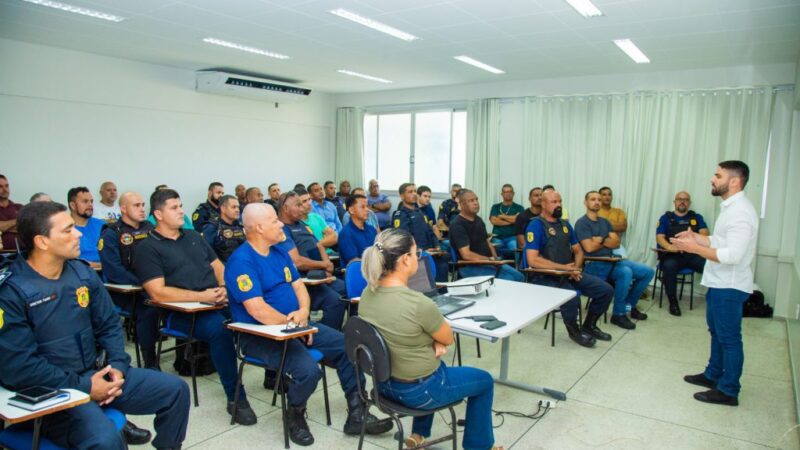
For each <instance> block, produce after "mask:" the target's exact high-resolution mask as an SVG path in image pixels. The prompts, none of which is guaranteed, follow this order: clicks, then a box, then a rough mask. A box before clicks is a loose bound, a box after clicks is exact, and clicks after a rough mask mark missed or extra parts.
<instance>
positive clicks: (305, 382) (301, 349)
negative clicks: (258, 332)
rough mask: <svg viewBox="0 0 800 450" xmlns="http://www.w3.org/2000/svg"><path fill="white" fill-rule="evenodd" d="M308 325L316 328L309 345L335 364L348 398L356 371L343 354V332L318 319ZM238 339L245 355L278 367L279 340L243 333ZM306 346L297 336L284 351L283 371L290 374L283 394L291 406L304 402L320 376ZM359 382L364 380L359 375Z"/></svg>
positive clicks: (354, 387)
mask: <svg viewBox="0 0 800 450" xmlns="http://www.w3.org/2000/svg"><path fill="white" fill-rule="evenodd" d="M309 325H312V326H315V327H317V328H318V329H319V331H318V332H317V333H315V334H314V338H313V342H312V344H311V346H310V348H313V349H316V350H319V351H320V352H322V354H323V355H324V357H325V358H324V360H325V362H326V363H327V364H329V365H331V366H333V367H336V373H337V374H338V375H339V381H340V382H341V384H342V390H343V391H344V394H345V396H346V397H348V398H349V397H350V396H351V395H357V393H358V385H357V384H356V371H355V369H354V368H353V365H352V364H350V361H349V360H348V359H347V354H346V353H345V350H344V335H343V334H342V333H340V332H339V331H336V330H333V329H331V328H330V327H328V326H325V325H324V324H322V323H321V322H318V323H315V322H309ZM241 340H242V341H241V343H242V352H243V353H244V354H245V355H247V356H253V357H255V358H258V359H260V360H262V361H264V362H266V363H267V366H269V367H271V368H273V369H276V370H277V369H278V366H280V364H281V354H282V353H283V342H278V341H273V340H271V339H266V338H262V337H258V336H253V335H249V334H246V333H243V334H242V336H241ZM308 348H309V346H306V345H305V343H304V342H303V341H301V340H300V339H292V340H291V341H289V347H288V349H287V351H286V362H285V363H284V369H283V373H284V374H286V375H289V376H290V377H291V381H290V382H289V390H288V392H287V394H286V396H287V397H288V401H289V404H290V405H292V406H302V405H305V404H306V401H307V400H308V398H309V397H311V394H313V393H314V390H315V389H316V388H317V383H318V382H319V380H320V379H321V378H322V372H321V371H320V370H319V366H318V365H317V363H316V362H315V361H314V359H313V358H312V357H311V355H309V354H308ZM361 384H362V385H363V384H364V379H363V378H362V380H361Z"/></svg>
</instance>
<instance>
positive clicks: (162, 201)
mask: <svg viewBox="0 0 800 450" xmlns="http://www.w3.org/2000/svg"><path fill="white" fill-rule="evenodd" d="M174 198H177V199H180V198H181V196H180V195H179V194H178V191H176V190H175V189H161V190H159V191H155V192H153V194H152V195H150V212H151V213H152V212H153V211H156V210H158V211H161V210H162V209H164V205H166V204H167V200H172V199H174Z"/></svg>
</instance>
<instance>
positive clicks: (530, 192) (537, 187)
mask: <svg viewBox="0 0 800 450" xmlns="http://www.w3.org/2000/svg"><path fill="white" fill-rule="evenodd" d="M537 189H538V190H540V191H541V190H542V188H540V187H539V186H536V187H535V188H533V189H531V190H530V191H529V192H528V197H530V196H531V195H533V191H535V190H537Z"/></svg>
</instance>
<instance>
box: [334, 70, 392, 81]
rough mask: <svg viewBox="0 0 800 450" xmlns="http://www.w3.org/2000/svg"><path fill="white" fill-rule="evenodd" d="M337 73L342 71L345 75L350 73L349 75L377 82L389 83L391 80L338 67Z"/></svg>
mask: <svg viewBox="0 0 800 450" xmlns="http://www.w3.org/2000/svg"><path fill="white" fill-rule="evenodd" d="M337 72H339V73H343V74H345V75H350V76H351V77H359V78H363V79H365V80H371V81H377V82H379V83H391V80H387V79H384V78H378V77H373V76H372V75H364V74H363V73H358V72H353V71H352V70H346V69H339V70H337Z"/></svg>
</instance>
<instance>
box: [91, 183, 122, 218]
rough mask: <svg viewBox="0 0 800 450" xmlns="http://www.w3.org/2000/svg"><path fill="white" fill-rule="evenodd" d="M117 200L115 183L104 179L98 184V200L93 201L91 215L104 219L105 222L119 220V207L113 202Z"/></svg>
mask: <svg viewBox="0 0 800 450" xmlns="http://www.w3.org/2000/svg"><path fill="white" fill-rule="evenodd" d="M116 201H117V185H116V184H114V183H113V182H112V181H106V182H105V183H103V184H101V185H100V201H99V202H95V204H94V212H93V213H92V217H94V218H97V219H100V220H102V221H105V222H106V223H111V222H116V221H117V220H119V218H120V215H121V212H120V207H119V206H117V205H116V204H115V202H116Z"/></svg>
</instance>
